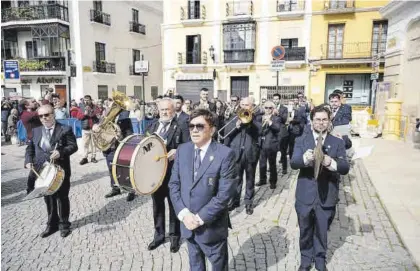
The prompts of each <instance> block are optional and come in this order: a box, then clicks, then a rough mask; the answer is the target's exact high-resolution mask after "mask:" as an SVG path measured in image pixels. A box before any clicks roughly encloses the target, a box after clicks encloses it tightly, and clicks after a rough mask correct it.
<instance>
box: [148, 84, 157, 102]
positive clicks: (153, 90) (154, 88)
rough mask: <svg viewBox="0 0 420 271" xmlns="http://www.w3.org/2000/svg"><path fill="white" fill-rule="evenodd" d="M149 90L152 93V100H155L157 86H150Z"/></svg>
mask: <svg viewBox="0 0 420 271" xmlns="http://www.w3.org/2000/svg"><path fill="white" fill-rule="evenodd" d="M150 90H151V94H152V98H153V100H156V99H157V96H158V93H159V91H158V87H157V86H152V87H151V88H150Z"/></svg>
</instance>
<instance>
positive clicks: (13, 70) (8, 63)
mask: <svg viewBox="0 0 420 271" xmlns="http://www.w3.org/2000/svg"><path fill="white" fill-rule="evenodd" d="M3 68H4V81H5V83H6V84H7V83H12V84H13V83H15V84H16V83H17V84H19V83H20V71H19V61H17V60H5V61H3Z"/></svg>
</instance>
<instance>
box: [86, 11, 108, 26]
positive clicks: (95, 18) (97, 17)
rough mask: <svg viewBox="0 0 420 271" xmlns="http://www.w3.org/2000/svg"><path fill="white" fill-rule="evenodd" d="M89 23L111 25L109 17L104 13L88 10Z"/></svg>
mask: <svg viewBox="0 0 420 271" xmlns="http://www.w3.org/2000/svg"><path fill="white" fill-rule="evenodd" d="M90 21H91V22H95V23H100V24H105V25H111V15H109V14H107V13H104V12H102V11H100V10H96V9H91V10H90Z"/></svg>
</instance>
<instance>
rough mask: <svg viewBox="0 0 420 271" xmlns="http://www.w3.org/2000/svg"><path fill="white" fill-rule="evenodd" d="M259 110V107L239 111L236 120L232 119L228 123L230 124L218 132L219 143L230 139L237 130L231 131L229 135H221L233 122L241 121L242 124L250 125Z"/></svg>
mask: <svg viewBox="0 0 420 271" xmlns="http://www.w3.org/2000/svg"><path fill="white" fill-rule="evenodd" d="M257 109H258V107H254V109H253V110H249V109H243V108H241V109H239V110H238V113H237V114H236V116H235V117H234V118H232V119H231V120H230V121H228V123H226V124H225V125H224V126H223V127H222V128H220V129H219V130H218V131H217V135H218V136H219V141H220V140H223V139H225V138H226V137H228V136H229V135H230V134H231V133H232V132H233V131H234V130H235V129H232V130H230V131H229V133H227V134H226V135H224V136H222V135H221V134H220V132H221V131H223V130H224V129H225V128H226V127H227V126H228V125H229V124H230V123H231V122H232V121H234V120H236V119H240V120H241V122H242V123H244V124H248V123H250V122H251V121H252V119H253V114H254V113H255V111H257Z"/></svg>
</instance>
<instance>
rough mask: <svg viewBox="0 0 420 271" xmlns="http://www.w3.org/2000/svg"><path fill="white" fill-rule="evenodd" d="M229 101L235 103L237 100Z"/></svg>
mask: <svg viewBox="0 0 420 271" xmlns="http://www.w3.org/2000/svg"><path fill="white" fill-rule="evenodd" d="M230 101H231V102H234V103H236V102H237V101H238V100H230Z"/></svg>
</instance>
